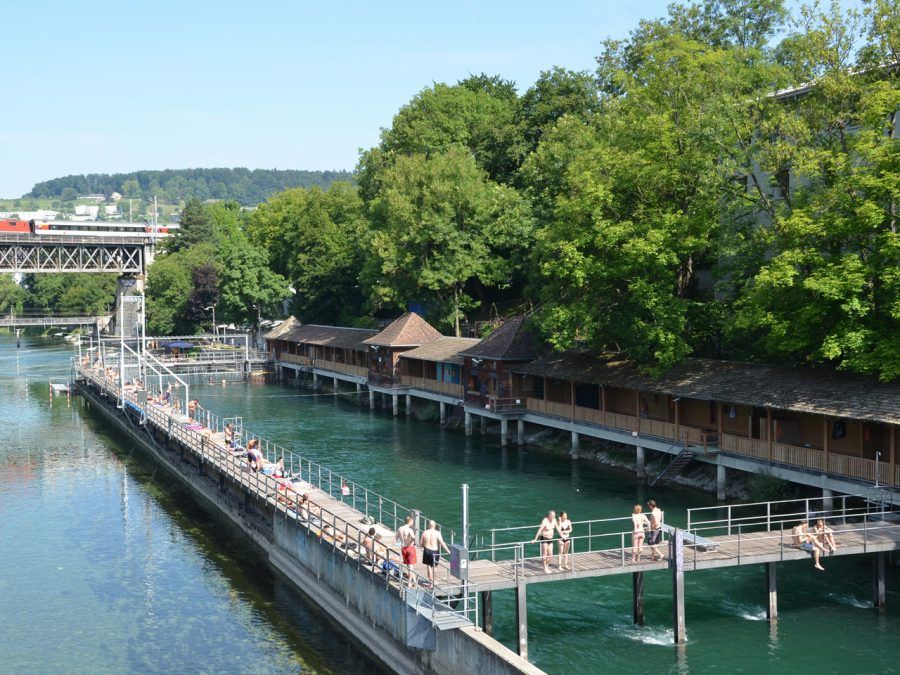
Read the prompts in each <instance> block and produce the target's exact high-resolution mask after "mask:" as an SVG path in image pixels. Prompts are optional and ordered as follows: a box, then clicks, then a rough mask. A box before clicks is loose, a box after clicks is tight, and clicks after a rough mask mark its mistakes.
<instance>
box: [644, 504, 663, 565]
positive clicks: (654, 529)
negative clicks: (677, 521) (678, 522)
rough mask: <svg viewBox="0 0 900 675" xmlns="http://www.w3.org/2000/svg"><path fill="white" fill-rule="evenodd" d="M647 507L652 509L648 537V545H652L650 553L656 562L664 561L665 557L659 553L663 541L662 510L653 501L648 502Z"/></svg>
mask: <svg viewBox="0 0 900 675" xmlns="http://www.w3.org/2000/svg"><path fill="white" fill-rule="evenodd" d="M647 507H648V508H649V509H650V534H649V536H648V537H647V543H648V544H650V553H651V554H652V555H651V558H652V559H653V560H654V561H656V560H662V559H663V558H664V557H665V556H663V554H662V553H660V551H659V544H660V542H661V541H662V524H663V514H662V510H661V509H660V508H659V507H658V506H657V505H656V502H655V501H654V500H652V499H651V500H650V501H649V502H647Z"/></svg>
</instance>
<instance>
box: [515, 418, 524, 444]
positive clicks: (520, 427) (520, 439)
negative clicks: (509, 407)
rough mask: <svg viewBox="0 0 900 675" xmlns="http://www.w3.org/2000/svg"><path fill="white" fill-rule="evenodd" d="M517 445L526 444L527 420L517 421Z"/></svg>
mask: <svg viewBox="0 0 900 675" xmlns="http://www.w3.org/2000/svg"><path fill="white" fill-rule="evenodd" d="M516 445H525V420H518V421H517V422H516Z"/></svg>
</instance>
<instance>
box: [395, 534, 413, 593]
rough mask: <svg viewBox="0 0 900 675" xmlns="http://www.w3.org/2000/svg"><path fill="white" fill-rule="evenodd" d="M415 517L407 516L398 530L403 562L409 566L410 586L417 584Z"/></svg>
mask: <svg viewBox="0 0 900 675" xmlns="http://www.w3.org/2000/svg"><path fill="white" fill-rule="evenodd" d="M412 524H413V517H412V516H406V521H405V522H404V523H403V525H401V526H400V529H399V530H397V539H399V540H400V553H401V554H402V555H403V564H404V565H406V567H407V572H406V573H407V575H408V577H409V587H410V588H412V587H413V586H414V585H415V581H414V580H413V568H412V566H413V565H415V564H416V531H415V530H414V529H413V526H412Z"/></svg>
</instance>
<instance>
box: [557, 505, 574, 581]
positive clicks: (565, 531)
mask: <svg viewBox="0 0 900 675" xmlns="http://www.w3.org/2000/svg"><path fill="white" fill-rule="evenodd" d="M556 531H557V532H559V569H561V570H570V569H572V566H571V565H569V549H570V548H571V547H572V541H571V537H572V521H571V520H569V514H568V513H566V512H565V511H562V512H560V514H559V520H558V521H557V523H556Z"/></svg>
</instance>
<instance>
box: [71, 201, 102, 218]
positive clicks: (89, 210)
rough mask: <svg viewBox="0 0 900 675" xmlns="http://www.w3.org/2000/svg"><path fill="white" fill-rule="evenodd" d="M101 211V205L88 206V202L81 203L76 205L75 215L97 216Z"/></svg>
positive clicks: (83, 216)
mask: <svg viewBox="0 0 900 675" xmlns="http://www.w3.org/2000/svg"><path fill="white" fill-rule="evenodd" d="M98 213H100V207H99V206H88V205H87V204H79V205H78V206H76V207H75V217H76V218H78V217H81V218H96V217H97V214H98Z"/></svg>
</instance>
